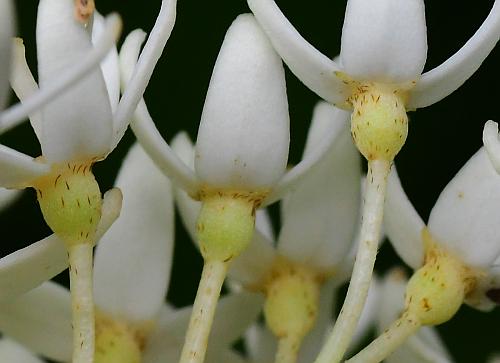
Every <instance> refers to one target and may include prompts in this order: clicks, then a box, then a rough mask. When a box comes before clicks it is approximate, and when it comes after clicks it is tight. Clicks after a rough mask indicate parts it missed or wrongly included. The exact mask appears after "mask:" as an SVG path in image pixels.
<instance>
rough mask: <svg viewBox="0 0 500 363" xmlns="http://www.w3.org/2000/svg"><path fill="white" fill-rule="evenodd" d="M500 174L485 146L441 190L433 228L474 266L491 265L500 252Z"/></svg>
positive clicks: (431, 221) (432, 217)
mask: <svg viewBox="0 0 500 363" xmlns="http://www.w3.org/2000/svg"><path fill="white" fill-rule="evenodd" d="M499 205H500V175H499V174H498V173H497V172H496V170H495V168H494V167H493V166H492V165H491V162H490V159H489V157H488V154H487V153H486V150H485V149H484V148H481V149H479V151H478V152H477V153H476V154H475V155H473V156H472V157H471V158H470V159H469V161H467V163H466V164H465V165H464V166H463V167H462V169H461V170H460V171H459V172H458V173H457V175H456V176H455V177H454V178H453V179H452V180H451V181H450V183H448V185H447V186H446V188H445V189H444V190H443V191H442V192H441V195H440V196H439V198H438V200H437V202H436V204H435V206H434V208H433V209H432V211H431V215H430V217H429V231H430V232H431V235H432V236H433V237H434V238H435V239H436V240H437V241H438V242H439V243H440V244H442V245H443V246H445V247H446V248H447V249H449V250H450V251H452V252H454V253H456V254H457V255H458V256H459V257H460V258H461V259H462V261H463V262H464V263H466V264H468V265H469V266H471V267H479V268H488V267H489V266H490V265H491V264H492V263H493V262H494V261H495V259H496V258H497V256H499V255H500V214H499V213H498V206H499Z"/></svg>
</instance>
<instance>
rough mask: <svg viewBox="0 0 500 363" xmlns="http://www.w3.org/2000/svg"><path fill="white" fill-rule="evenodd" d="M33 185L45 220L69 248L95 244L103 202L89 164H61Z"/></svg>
mask: <svg viewBox="0 0 500 363" xmlns="http://www.w3.org/2000/svg"><path fill="white" fill-rule="evenodd" d="M33 186H34V188H35V189H36V191H37V198H38V203H39V204H40V208H41V210H42V213H43V217H44V218H45V221H46V222H47V224H48V225H49V227H50V228H51V229H52V230H53V231H54V233H55V234H57V235H58V236H59V237H60V238H62V239H63V240H64V242H65V243H66V244H67V245H72V244H78V243H88V242H93V241H94V237H95V232H96V229H97V225H98V223H99V220H100V219H101V204H102V199H101V191H100V190H99V185H98V184H97V182H96V180H95V177H94V174H92V171H91V164H90V163H85V164H78V163H67V164H64V165H58V166H56V167H54V168H53V171H52V173H50V174H49V175H47V176H43V177H41V178H39V179H38V180H36V182H35V183H34V184H33Z"/></svg>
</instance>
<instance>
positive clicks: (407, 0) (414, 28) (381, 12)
mask: <svg viewBox="0 0 500 363" xmlns="http://www.w3.org/2000/svg"><path fill="white" fill-rule="evenodd" d="M426 57H427V31H426V24H425V9H424V2H423V0H404V1H401V0H377V1H372V2H370V4H367V2H366V0H349V1H348V2H347V9H346V13H345V19H344V27H343V29H342V42H341V51H340V58H341V59H342V61H341V63H342V65H343V66H344V68H345V72H346V73H347V74H348V75H349V76H351V77H353V78H355V79H358V80H366V81H377V82H385V83H401V82H407V81H412V80H416V79H418V78H419V77H420V74H421V73H422V70H423V69H424V65H425V60H426Z"/></svg>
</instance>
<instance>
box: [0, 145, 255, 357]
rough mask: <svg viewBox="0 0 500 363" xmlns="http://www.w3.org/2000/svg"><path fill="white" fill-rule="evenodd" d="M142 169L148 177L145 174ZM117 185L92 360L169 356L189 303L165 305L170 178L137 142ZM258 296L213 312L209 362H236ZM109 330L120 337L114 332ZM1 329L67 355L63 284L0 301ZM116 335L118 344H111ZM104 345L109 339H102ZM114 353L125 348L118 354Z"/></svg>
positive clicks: (99, 278) (100, 267) (50, 353)
mask: <svg viewBox="0 0 500 363" xmlns="http://www.w3.org/2000/svg"><path fill="white" fill-rule="evenodd" d="M146 175H147V183H146V182H144V180H143V178H144V176H146ZM116 185H117V186H118V187H119V188H120V189H121V190H122V191H123V195H124V198H123V208H122V212H121V216H120V218H119V219H118V220H117V222H116V223H115V224H114V225H113V226H112V228H110V230H109V231H108V232H107V233H106V235H105V237H104V238H103V240H102V241H101V243H100V244H99V245H98V247H97V249H96V258H95V275H94V285H95V301H96V307H97V311H98V313H97V321H96V326H97V329H96V331H97V336H96V362H106V361H107V360H106V359H111V357H114V358H115V359H118V358H117V357H122V358H121V359H120V362H123V363H126V362H128V361H130V362H136V361H135V360H134V359H136V358H137V357H139V358H140V357H142V358H140V359H141V361H142V362H144V363H148V362H151V363H153V362H154V363H156V362H160V361H168V362H170V361H175V360H176V359H178V356H179V354H180V350H181V348H182V343H183V337H184V333H185V330H186V328H187V324H188V321H189V315H190V311H191V308H183V309H174V308H172V307H170V306H168V305H165V304H164V299H165V296H166V291H167V289H168V284H169V280H170V268H171V263H172V253H173V242H174V237H173V229H174V210H173V200H172V192H171V186H170V182H169V181H168V179H167V178H166V177H165V176H164V175H163V174H162V173H161V172H160V171H159V170H158V169H157V168H156V166H155V165H154V164H153V163H152V162H151V160H150V159H149V158H148V156H147V155H146V154H145V153H144V151H143V150H142V149H141V147H140V146H139V145H138V144H136V145H134V146H133V147H132V149H131V150H130V152H129V153H128V155H127V157H126V158H125V160H124V162H123V165H122V168H121V169H120V173H119V175H118V178H117V181H116ZM259 305H260V298H259V297H258V296H256V295H255V294H249V293H241V294H232V295H230V296H228V297H226V298H223V299H222V301H221V306H220V307H219V309H218V312H217V315H216V323H215V326H214V331H213V334H214V338H215V339H213V344H212V345H211V346H210V349H209V356H210V357H211V361H212V362H237V361H238V360H237V359H238V357H237V355H236V354H235V353H231V352H230V351H229V347H230V344H231V342H232V341H233V340H235V339H237V338H238V337H239V336H240V335H241V334H242V332H243V331H244V329H245V328H246V326H247V325H248V324H249V323H250V322H251V321H253V320H254V319H255V318H256V315H257V314H258V311H259ZM113 329H115V331H116V329H117V330H119V331H120V332H121V334H122V335H114V332H113ZM0 330H1V331H2V332H3V333H5V334H6V335H7V336H10V337H13V338H14V339H16V340H17V341H19V342H21V343H23V344H24V345H25V346H26V347H28V348H30V349H31V350H32V351H34V352H36V353H38V354H41V355H43V356H45V357H47V358H49V359H53V360H56V361H60V362H67V361H69V360H70V359H71V347H72V343H71V309H70V297H69V293H68V291H67V290H66V289H64V288H62V287H60V286H58V285H56V284H54V283H51V282H46V283H45V284H43V285H42V286H40V287H38V288H36V289H34V290H32V291H30V292H28V293H27V294H25V295H23V296H21V297H18V298H17V299H14V300H11V301H8V302H4V303H3V304H2V305H1V306H0ZM111 338H114V342H115V344H116V350H113V346H112V345H110V344H109V340H108V339H111ZM107 343H108V344H107ZM120 352H127V355H125V356H121V355H120Z"/></svg>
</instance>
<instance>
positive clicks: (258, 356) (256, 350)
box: [245, 323, 278, 363]
mask: <svg viewBox="0 0 500 363" xmlns="http://www.w3.org/2000/svg"><path fill="white" fill-rule="evenodd" d="M277 343H278V342H277V340H276V337H275V336H274V335H273V333H271V331H270V330H269V329H268V328H267V327H265V326H264V325H263V324H260V323H255V324H254V325H252V326H251V327H250V328H249V329H248V330H247V332H246V334H245V347H246V350H247V353H248V356H249V358H250V360H251V362H256V363H257V362H258V363H271V362H273V361H274V356H275V354H276V349H277V348H278V344H277Z"/></svg>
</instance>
